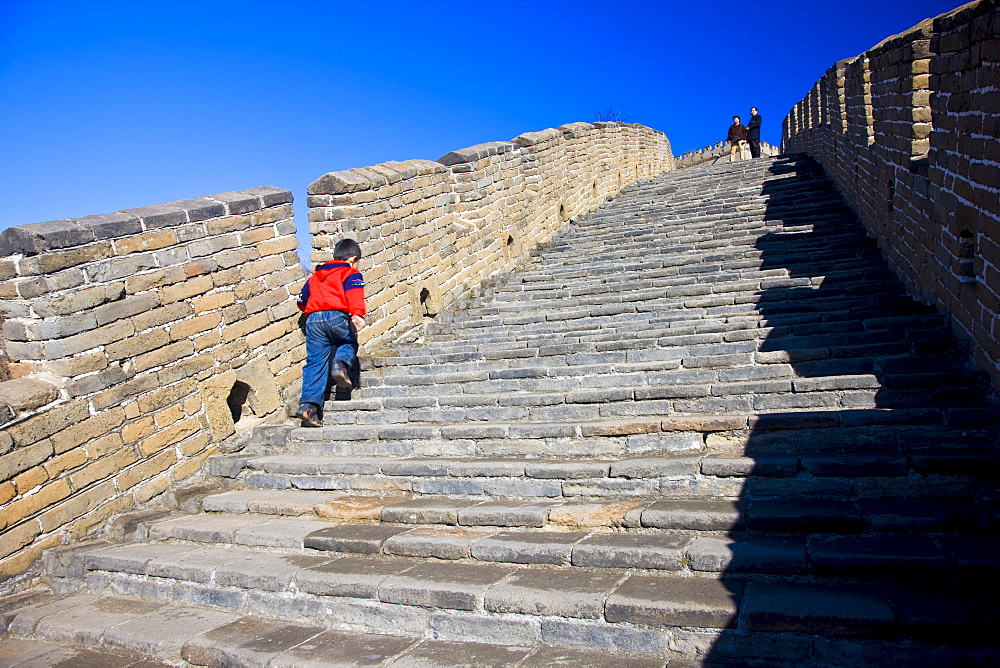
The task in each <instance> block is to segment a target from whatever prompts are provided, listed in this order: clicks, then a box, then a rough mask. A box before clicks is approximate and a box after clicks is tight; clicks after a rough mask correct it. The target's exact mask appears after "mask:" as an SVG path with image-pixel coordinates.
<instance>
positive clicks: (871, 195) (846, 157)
mask: <svg viewBox="0 0 1000 668" xmlns="http://www.w3.org/2000/svg"><path fill="white" fill-rule="evenodd" d="M998 34H1000V8H998V7H997V5H996V2H993V1H990V0H981V1H979V2H971V3H969V4H967V5H963V6H962V7H959V8H957V9H955V10H953V11H951V12H948V13H945V14H942V15H940V16H938V17H935V18H932V19H928V20H926V21H924V22H922V23H920V24H919V25H917V26H914V27H913V28H911V29H910V30H907V31H905V32H903V33H901V34H899V35H895V36H893V37H889V38H887V39H885V40H883V41H882V42H881V43H879V44H878V45H876V46H874V47H872V48H871V49H869V50H868V51H866V52H865V53H863V54H861V55H859V56H857V57H855V58H850V59H847V60H843V61H840V62H838V63H836V64H834V65H833V66H831V67H830V68H829V69H828V70H827V72H826V74H824V75H823V77H821V78H820V79H819V81H817V82H816V84H815V85H814V86H813V88H812V90H811V91H810V92H809V94H808V95H807V96H806V97H805V98H804V99H803V100H802V101H801V102H799V103H798V104H796V105H795V107H794V108H793V109H792V110H791V112H790V113H789V115H788V117H787V118H786V119H785V121H784V124H783V145H782V148H783V149H784V150H785V151H786V152H790V151H804V152H806V153H808V154H810V155H811V156H813V157H814V158H815V159H816V160H817V161H818V162H819V163H820V164H821V165H822V166H823V168H824V169H825V170H826V171H827V173H829V175H830V176H831V177H832V178H833V179H834V181H835V182H836V184H837V186H838V188H839V189H840V190H841V191H842V192H843V194H844V196H845V197H846V198H847V200H848V201H849V202H850V204H851V206H852V207H853V208H854V209H855V210H856V211H857V213H858V216H859V217H860V218H861V220H862V222H863V223H864V225H865V227H866V228H867V230H868V232H869V233H870V234H871V235H873V236H874V237H875V238H876V239H877V240H878V243H879V246H880V247H881V249H882V251H883V252H884V253H885V255H886V257H887V259H888V260H889V263H890V266H891V267H892V268H893V270H894V271H895V272H896V273H897V274H898V275H899V276H900V277H901V278H902V280H903V282H904V284H905V285H906V286H907V289H908V290H909V292H910V293H911V294H912V295H913V296H915V297H918V298H920V299H921V300H923V301H925V302H927V303H930V304H934V305H936V306H937V308H938V309H939V310H940V311H941V312H944V313H947V314H948V315H949V316H950V318H951V321H952V326H953V329H954V330H955V331H956V332H957V333H958V334H959V335H960V337H961V338H963V339H964V340H965V341H967V342H968V343H969V344H970V346H971V348H972V350H973V352H974V354H975V357H976V360H977V361H978V363H979V364H980V365H982V367H983V368H984V369H986V371H987V372H989V373H990V375H991V376H992V378H993V382H994V384H995V385H1000V193H998V190H997V184H998V183H1000V139H998V137H1000V105H998V104H997V100H998V99H1000V95H998V91H997V80H998V76H997V73H998V71H1000V40H998V38H997V36H998Z"/></svg>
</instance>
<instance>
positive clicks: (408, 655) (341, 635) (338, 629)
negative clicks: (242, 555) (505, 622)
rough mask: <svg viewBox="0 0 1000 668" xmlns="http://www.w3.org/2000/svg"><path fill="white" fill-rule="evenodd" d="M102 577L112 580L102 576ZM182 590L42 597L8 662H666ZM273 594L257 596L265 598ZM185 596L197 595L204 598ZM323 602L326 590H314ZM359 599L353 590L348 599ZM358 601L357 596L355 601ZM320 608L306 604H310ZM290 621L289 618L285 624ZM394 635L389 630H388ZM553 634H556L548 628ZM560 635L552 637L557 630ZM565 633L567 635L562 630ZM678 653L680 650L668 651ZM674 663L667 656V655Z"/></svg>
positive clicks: (4, 647)
mask: <svg viewBox="0 0 1000 668" xmlns="http://www.w3.org/2000/svg"><path fill="white" fill-rule="evenodd" d="M107 580H108V581H110V580H111V578H107ZM190 591H191V593H190V595H188V596H186V597H176V598H171V597H167V596H158V597H155V598H141V597H138V596H123V595H120V594H114V593H108V592H105V591H101V592H100V593H89V592H87V593H79V594H74V595H71V596H66V597H63V598H61V599H60V598H56V597H55V596H52V595H48V596H46V597H45V598H44V601H41V602H39V603H37V604H35V605H34V606H31V605H28V606H23V607H15V608H12V609H10V610H9V611H8V612H7V613H6V614H5V619H6V620H7V623H8V625H9V627H10V632H9V633H8V634H7V635H6V636H4V637H3V638H2V639H0V657H3V665H5V666H57V665H59V666H95V667H96V666H101V667H107V668H125V667H134V668H148V667H151V666H172V665H181V664H183V665H197V666H204V665H211V666H264V665H268V666H318V665H323V666H334V665H336V666H360V665H365V666H374V665H379V666H401V667H402V666H414V665H420V666H455V665H461V664H466V663H468V662H473V663H475V664H477V665H494V664H497V663H502V664H503V665H505V666H539V665H548V666H558V665H566V666H572V665H599V664H604V663H611V664H613V665H616V666H617V665H621V666H628V667H635V668H653V667H662V666H664V665H665V662H666V661H667V660H668V657H667V656H666V655H663V656H660V657H652V656H641V655H637V654H631V653H624V652H616V651H607V650H603V649H601V650H586V649H575V648H570V647H556V646H552V645H544V644H542V638H541V635H542V634H541V633H538V634H536V635H537V636H538V638H537V640H538V641H539V642H537V643H536V644H532V643H531V642H530V639H529V642H526V643H522V644H520V645H518V644H514V645H504V644H497V643H490V642H461V640H463V639H464V638H462V633H461V621H462V619H463V618H462V617H459V618H458V623H457V624H456V623H454V622H453V623H452V625H451V627H449V626H448V623H447V621H448V620H444V619H442V620H441V621H440V623H439V624H438V627H439V628H437V629H435V630H437V631H438V632H439V633H438V634H437V635H438V636H439V637H440V638H442V639H440V640H436V639H429V638H424V637H421V636H420V635H418V634H411V635H401V634H400V633H399V630H398V629H392V628H391V627H390V626H389V625H388V624H386V625H382V626H381V627H380V629H379V630H381V631H382V633H366V632H363V631H360V630H358V627H359V626H362V625H363V623H362V624H359V623H358V620H359V619H363V618H364V617H365V614H364V613H365V612H367V613H368V616H369V617H373V616H375V615H376V614H377V610H375V609H371V610H368V609H365V608H364V606H359V608H358V609H359V610H360V611H361V612H360V613H358V612H356V613H355V614H354V615H353V617H349V616H348V615H343V614H342V615H341V617H342V618H343V619H340V618H337V616H336V615H331V614H321V615H317V616H314V617H310V616H309V615H308V614H306V612H307V610H306V608H305V606H303V609H302V610H298V611H297V610H295V608H294V606H293V605H291V604H288V605H286V606H285V608H284V609H285V610H286V611H287V614H286V615H285V617H286V619H287V620H289V621H286V619H268V618H264V617H260V616H255V615H252V614H246V611H245V610H244V609H242V608H240V607H236V606H232V605H226V603H227V602H228V601H225V600H223V601H221V605H220V600H218V599H219V598H221V597H215V598H213V597H211V596H208V595H205V594H204V590H197V589H194V588H191V590H190ZM269 594H270V592H267V593H265V590H262V591H261V592H260V593H259V595H261V596H264V597H266V598H270V597H271V596H269ZM185 598H190V599H202V600H203V601H204V603H203V604H201V605H198V604H195V603H192V602H188V601H187V600H185ZM313 598H315V599H320V600H321V599H328V598H330V597H329V596H323V597H313ZM355 598H358V597H355ZM358 600H361V599H358ZM317 609H318V606H313V610H317ZM290 620H294V621H290ZM391 632H392V633H391ZM550 635H553V634H550ZM555 635H558V634H555ZM563 635H565V636H567V637H568V634H563ZM674 656H676V657H677V658H678V659H682V658H683V657H682V656H681V655H674ZM670 660H672V659H670Z"/></svg>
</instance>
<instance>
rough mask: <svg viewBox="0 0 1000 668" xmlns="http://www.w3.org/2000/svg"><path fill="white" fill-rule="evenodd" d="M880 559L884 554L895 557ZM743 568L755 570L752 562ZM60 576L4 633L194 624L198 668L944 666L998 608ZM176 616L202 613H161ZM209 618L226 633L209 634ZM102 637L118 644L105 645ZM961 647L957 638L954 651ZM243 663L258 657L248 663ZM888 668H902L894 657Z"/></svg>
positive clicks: (480, 566) (886, 600)
mask: <svg viewBox="0 0 1000 668" xmlns="http://www.w3.org/2000/svg"><path fill="white" fill-rule="evenodd" d="M758 549H759V552H758V553H757V555H756V558H757V559H760V557H761V556H762V555H763V554H764V553H766V551H767V550H768V549H770V550H771V551H773V552H778V553H780V552H781V547H780V546H776V545H761V546H759V548H758ZM848 549H849V550H850V549H856V548H853V547H851V548H848ZM830 552H831V553H834V554H836V553H837V550H836V548H834V549H832V550H831V551H830ZM875 552H876V553H886V554H887V555H888V554H891V553H892V550H887V549H878V550H875ZM746 554H747V555H750V552H747V553H746ZM740 556H741V557H743V555H740ZM744 559H745V561H747V562H749V561H753V559H754V557H753V556H747V557H744ZM54 560H55V559H53V561H54ZM65 561H66V562H67V563H66V564H65V565H64V566H62V567H61V568H56V569H53V570H54V571H55V572H54V576H55V577H57V578H58V577H59V576H62V578H61V579H63V580H64V582H63V583H62V584H63V586H64V587H67V588H68V587H69V586H71V581H76V582H77V583H82V584H84V585H85V586H86V588H87V591H86V592H82V593H81V594H78V595H77V596H79V597H80V598H76V597H69V598H64V599H62V601H63V603H62V604H61V605H56V606H53V607H52V608H49V609H45V608H44V604H42V605H41V606H38V607H35V608H28V609H26V610H24V611H19V612H17V613H16V614H14V615H12V619H11V623H10V629H11V631H13V632H14V633H16V634H18V635H25V636H27V635H35V636H41V637H43V638H44V637H47V636H48V637H59V635H58V634H60V633H68V632H70V630H71V629H74V628H75V627H74V625H77V626H82V627H83V629H88V628H92V629H95V631H94V632H93V634H92V636H98V634H100V637H102V638H103V637H104V636H105V635H108V639H109V642H111V643H114V642H115V640H113V639H114V638H117V637H119V635H125V634H126V631H129V630H131V631H134V632H135V633H142V629H144V628H146V627H147V626H149V625H155V624H157V622H161V621H162V623H163V624H168V623H169V621H170V619H171V618H176V617H178V616H182V615H190V617H191V618H192V628H191V629H190V630H191V631H198V633H197V634H194V635H195V638H201V640H195V639H194V638H190V637H188V638H187V639H185V640H184V642H183V643H182V644H181V652H182V656H183V655H184V649H185V648H187V656H188V657H189V658H190V659H191V660H193V661H194V662H195V663H199V662H203V661H205V662H207V661H206V659H213V660H219V658H218V657H219V656H220V655H223V656H228V655H227V654H226V652H237V654H236V656H237V657H238V658H239V659H240V660H244V661H248V662H251V661H253V662H260V661H266V660H270V659H272V658H273V656H275V655H276V654H279V653H281V652H288V651H290V649H291V648H292V647H298V646H299V645H301V643H303V642H304V639H303V636H304V638H305V639H313V638H316V637H317V636H319V635H321V634H322V633H324V630H328V629H351V630H353V631H354V632H355V633H357V632H358V631H360V632H361V633H383V634H384V633H387V632H390V631H391V632H392V633H393V634H395V635H396V636H403V637H406V636H409V637H410V638H413V639H415V640H417V639H421V638H425V637H427V636H430V635H433V636H434V637H435V638H436V639H443V640H456V641H462V642H463V643H467V642H470V641H472V642H489V643H492V644H500V645H504V646H506V647H507V648H510V647H523V648H525V649H526V651H525V656H527V654H528V651H530V649H529V648H539V647H542V646H550V647H553V646H554V647H573V648H580V649H588V650H604V651H607V650H621V649H628V650H630V651H631V652H634V653H636V654H638V655H639V656H643V655H645V656H647V657H656V658H658V659H660V660H661V661H662V660H664V659H665V658H666V659H667V660H670V658H671V657H674V656H676V655H672V654H671V653H670V652H671V651H672V649H671V648H675V649H686V650H688V652H687V653H689V654H696V653H701V654H704V653H708V652H713V653H714V647H713V646H714V645H716V644H717V643H736V642H739V639H740V638H743V639H744V640H743V644H742V648H743V651H744V652H746V651H748V648H749V647H750V645H751V644H759V643H761V642H764V641H767V642H768V645H769V646H768V648H767V649H766V651H767V652H770V653H771V656H772V657H773V652H775V649H774V647H776V646H778V647H782V650H781V656H788V657H792V656H798V657H800V659H802V660H804V659H810V660H811V659H814V658H815V659H816V660H817V662H818V663H816V664H815V665H822V664H823V654H822V653H823V652H824V651H826V650H828V649H829V645H828V643H831V642H836V641H837V639H843V640H842V641H841V642H846V643H851V642H858V641H857V639H858V638H861V639H866V640H867V642H865V641H861V642H859V643H858V645H856V646H852V648H853V649H854V650H855V656H858V653H857V652H859V651H861V650H864V649H865V648H866V647H868V648H869V651H870V645H869V644H868V643H870V642H871V641H872V640H883V641H887V642H896V641H898V640H900V639H905V640H906V641H907V642H906V643H905V644H904V646H906V645H909V646H910V649H912V648H913V645H912V643H922V642H925V641H930V642H939V640H938V639H939V638H940V637H941V634H947V636H948V637H949V640H950V642H948V643H946V645H945V647H944V648H936V647H933V646H923V645H921V646H920V647H919V649H921V650H922V651H924V652H929V653H927V654H924V657H923V658H927V657H942V658H943V657H950V656H952V654H950V653H949V652H952V653H954V652H956V651H957V652H958V654H959V655H964V656H970V649H971V648H969V647H967V646H966V647H963V644H964V645H967V644H968V643H969V640H971V639H973V638H975V637H976V636H975V635H974V634H976V633H978V634H988V631H989V629H990V628H991V627H992V624H993V623H994V620H995V619H996V606H995V604H994V603H993V602H992V600H991V597H990V596H989V595H988V594H984V593H983V592H982V590H981V588H980V590H979V591H974V590H973V591H969V590H965V589H963V588H956V587H953V586H952V587H940V588H937V589H935V588H927V587H917V586H914V585H913V584H911V583H907V582H893V581H892V580H885V581H876V582H873V583H868V584H867V585H864V584H860V583H856V582H853V581H851V580H830V581H823V582H818V583H814V582H810V581H805V580H803V581H795V580H791V579H789V578H782V577H780V576H779V577H778V578H777V579H775V578H770V579H753V578H750V579H747V578H740V577H736V576H735V575H734V576H733V577H730V578H726V579H719V578H717V577H713V576H711V575H709V576H707V577H699V576H698V575H694V576H684V575H683V574H682V573H681V572H678V571H665V570H643V571H638V570H635V571H630V570H621V569H611V570H609V569H603V568H600V569H595V568H591V567H586V566H575V567H572V568H567V567H559V566H553V565H548V564H534V565H531V566H527V565H523V564H515V563H497V562H494V563H482V562H475V561H440V560H427V559H420V558H397V557H389V556H377V555H374V554H369V555H360V554H343V553H331V552H324V551H321V550H308V549H307V551H306V552H303V553H301V554H295V555H292V554H277V553H263V552H260V551H256V550H251V549H248V548H243V547H230V548H219V547H205V546H195V545H190V544H187V545H182V544H147V545H123V546H112V547H101V546H97V545H95V546H93V548H92V549H91V550H89V551H85V550H83V549H80V548H79V547H78V548H77V549H76V550H75V551H74V554H73V556H72V558H69V559H66V560H65ZM136 597H141V598H136ZM122 599H125V600H127V601H128V602H127V603H123V602H122ZM74 603H77V604H78V605H79V607H78V606H77V605H73V604H74ZM174 605H178V606H183V607H185V608H187V607H189V606H190V607H194V606H198V607H199V609H205V608H208V609H209V611H210V612H200V610H196V611H191V610H184V611H183V612H181V613H180V614H178V613H177V612H174V611H172V610H165V608H166V607H167V606H170V607H173V606H174ZM84 606H86V607H84ZM249 606H253V607H254V608H255V609H259V610H266V612H267V614H268V616H269V617H270V618H271V619H272V620H284V621H287V622H291V625H288V624H283V625H280V626H279V629H280V630H279V632H278V633H277V634H276V636H275V638H273V639H272V640H271V642H262V641H263V640H264V639H266V638H269V637H270V636H269V635H268V633H267V631H266V628H267V626H266V623H265V624H259V623H257V622H256V621H255V620H247V619H245V618H243V619H241V620H234V621H228V620H227V619H226V618H225V617H223V615H225V614H231V615H236V616H240V615H242V614H243V611H244V610H245V609H246V608H247V607H249ZM67 609H68V610H69V611H74V610H75V612H66V610H67ZM163 617H166V619H162V618H163ZM209 617H213V619H212V622H214V621H222V622H223V624H224V625H221V626H214V627H213V623H212V622H209V621H208V619H207V618H209ZM304 622H308V623H309V624H310V625H311V626H310V628H311V629H312V630H311V631H310V632H308V633H303V636H296V635H295V634H294V633H293V631H294V626H295V625H297V624H302V623H304ZM107 627H113V628H114V629H119V630H120V631H121V633H117V632H111V633H110V634H109V633H108V631H106V630H104V629H105V628H107ZM129 627H131V628H129ZM198 627H208V628H198ZM234 629H235V631H234ZM84 633H85V632H84ZM955 633H960V634H961V635H960V636H959V637H957V638H956V637H955V635H954V634H955ZM151 636H152V638H156V637H157V636H158V634H156V633H153V634H151ZM979 637H980V640H979V641H978V643H977V644H975V645H973V648H975V649H971V656H973V657H975V658H976V659H983V658H985V659H990V658H993V659H995V658H996V654H995V652H996V649H995V648H992V649H991V648H989V647H988V645H989V644H990V643H987V646H986V647H983V646H982V645H983V642H982V640H981V639H982V638H983V637H988V635H981V636H979ZM182 638H183V635H182ZM748 639H752V641H753V643H751V642H749V640H748ZM820 639H822V642H817V641H819V640H820ZM358 640H361V641H368V640H371V639H368V638H366V637H365V636H363V635H362V636H360V637H359V636H352V641H354V642H356V641H358ZM381 640H382V642H386V641H387V640H386V639H385V638H384V637H383V638H382V639H381ZM956 641H957V642H956ZM963 641H964V642H963ZM314 642H315V643H316V644H319V645H320V646H322V643H320V642H319V641H314ZM372 642H374V641H372ZM425 642H426V641H425ZM331 644H336V643H334V642H333V641H331ZM956 644H957V645H958V649H956V648H954V645H956ZM175 646H176V645H175ZM308 646H309V647H313V646H314V643H309V645H308ZM463 646H465V645H463ZM949 646H951V647H949ZM417 647H419V645H417ZM473 647H474V646H473ZM817 647H819V648H826V649H819V650H817ZM251 649H253V650H254V652H256V653H249V652H248V650H251ZM734 649H735V648H734V647H730V650H734ZM844 649H845V648H844V646H843V645H842V646H840V647H838V648H836V650H835V651H834V652H833V655H834V656H843V654H842V653H843V651H844ZM400 651H404V650H400ZM493 651H495V652H496V651H505V650H504V648H494V649H493ZM758 651H759V650H758ZM817 651H819V653H820V654H819V655H817V654H816V652H817ZM239 652H246V653H243V654H239ZM272 652H273V653H272ZM991 652H993V653H994V654H991ZM505 655H506V654H504V656H505ZM758 655H759V654H756V653H753V652H751V653H750V654H749V656H758ZM312 656H315V654H313V655H312ZM451 656H452V657H454V655H451ZM466 656H468V655H466ZM716 656H718V655H716ZM731 656H733V657H734V658H735V654H732V655H731ZM892 656H894V657H895V658H896V660H898V659H899V656H900V655H899V653H898V652H896V653H893V654H892ZM605 659H606V660H613V657H605ZM219 665H222V661H221V660H219ZM227 665H230V664H227ZM254 665H259V664H257V663H255V664H254ZM272 665H273V664H272ZM402 665H406V664H405V663H403V664H402ZM625 665H628V664H625Z"/></svg>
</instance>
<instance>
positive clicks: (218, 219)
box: [0, 187, 305, 578]
mask: <svg viewBox="0 0 1000 668" xmlns="http://www.w3.org/2000/svg"><path fill="white" fill-rule="evenodd" d="M291 201H292V197H291V193H290V192H288V191H287V190H281V189H278V188H271V187H262V188H254V189H252V190H246V191H241V192H230V193H222V194H219V195H212V196H210V197H202V198H199V199H194V200H185V201H181V202H173V203H171V204H165V205H157V206H150V207H144V208H141V209H133V210H130V211H119V212H117V213H113V214H109V215H103V216H90V217H87V218H80V219H75V220H64V221H55V222H50V223H38V224H35V225H24V226H20V227H14V228H10V229H8V230H6V231H5V232H3V233H2V234H0V309H2V311H3V313H4V316H5V320H4V322H3V329H2V333H3V337H2V338H3V340H2V341H0V343H2V344H3V346H4V354H5V356H6V358H7V359H6V365H5V366H6V369H7V371H8V373H9V375H10V377H11V379H10V380H6V381H4V382H0V424H2V430H0V534H2V540H0V578H3V577H7V576H10V575H14V574H17V573H19V572H21V571H23V570H24V569H25V568H26V567H27V566H28V565H29V564H30V563H31V561H32V560H33V559H35V558H36V557H37V556H38V555H39V554H40V552H41V551H42V550H43V549H46V548H48V547H52V546H54V545H58V544H60V543H62V542H64V541H65V540H68V539H72V538H78V537H80V536H83V535H86V534H88V533H90V532H91V531H93V530H94V529H97V528H100V527H101V526H102V525H103V524H104V523H105V522H106V521H107V520H108V519H109V518H111V517H112V516H114V515H116V514H118V513H121V512H123V511H125V510H128V509H130V508H132V507H134V506H136V505H137V504H141V503H144V502H146V501H148V500H149V499H151V498H153V497H155V496H157V495H159V494H161V493H163V492H165V491H166V490H167V489H168V488H170V487H171V486H172V485H173V483H175V482H177V481H181V480H184V479H186V478H189V477H190V476H192V475H194V474H195V473H197V472H198V471H199V470H200V469H201V467H202V465H203V463H204V462H205V460H206V458H207V457H208V456H209V455H210V454H212V453H213V452H216V451H218V449H219V448H223V447H226V445H227V443H229V442H231V441H232V440H233V439H234V437H235V426H234V420H236V419H238V420H239V423H240V424H241V425H246V424H248V423H250V424H252V423H253V422H254V421H274V420H281V419H284V416H285V403H286V401H288V400H290V399H291V400H294V398H297V397H295V395H296V394H297V391H298V387H299V382H300V366H301V364H300V362H301V360H302V359H303V357H304V354H305V351H304V344H303V340H302V337H301V334H300V332H299V331H298V328H297V316H298V311H297V309H296V308H295V305H294V300H293V299H292V294H293V293H295V292H297V290H298V287H299V285H300V284H301V281H302V278H303V271H302V268H301V266H300V265H299V263H298V256H297V254H296V238H295V225H294V222H293V220H292V205H291ZM234 390H235V391H234ZM230 402H232V403H233V407H232V408H231V407H230V405H229V404H230Z"/></svg>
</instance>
